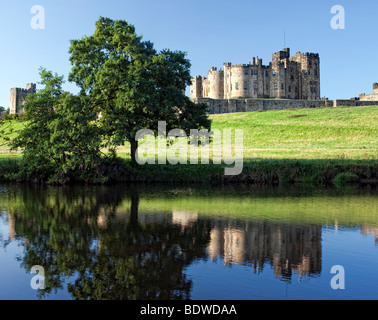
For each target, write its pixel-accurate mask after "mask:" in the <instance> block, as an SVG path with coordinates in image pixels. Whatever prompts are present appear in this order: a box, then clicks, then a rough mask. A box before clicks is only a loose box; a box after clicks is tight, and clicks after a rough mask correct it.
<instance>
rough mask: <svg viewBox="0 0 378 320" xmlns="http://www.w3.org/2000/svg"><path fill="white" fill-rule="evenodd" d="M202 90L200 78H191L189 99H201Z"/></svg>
mask: <svg viewBox="0 0 378 320" xmlns="http://www.w3.org/2000/svg"><path fill="white" fill-rule="evenodd" d="M202 97H203V88H202V77H201V76H196V77H193V78H192V84H191V86H190V98H202Z"/></svg>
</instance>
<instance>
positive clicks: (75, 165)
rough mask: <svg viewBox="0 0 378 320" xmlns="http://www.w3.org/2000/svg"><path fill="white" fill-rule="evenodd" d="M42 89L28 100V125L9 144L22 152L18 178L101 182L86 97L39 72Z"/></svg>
mask: <svg viewBox="0 0 378 320" xmlns="http://www.w3.org/2000/svg"><path fill="white" fill-rule="evenodd" d="M40 75H41V79H42V81H41V84H43V85H44V86H45V88H44V89H42V90H40V91H39V92H38V93H36V94H33V95H30V96H28V98H27V100H26V103H25V105H24V107H25V110H26V117H27V120H28V122H27V123H26V125H25V127H24V128H23V129H22V131H21V132H20V133H19V135H18V136H17V137H16V138H15V140H14V141H13V142H12V148H13V149H16V148H22V149H23V160H24V166H23V167H22V170H21V173H20V174H21V176H25V177H28V178H31V179H33V180H48V181H50V182H53V183H55V182H56V183H66V182H68V181H70V180H71V179H74V180H79V181H83V180H84V181H88V180H96V179H100V177H98V175H97V172H96V170H97V166H98V165H99V163H100V145H101V135H100V134H101V131H100V128H99V127H98V125H97V121H96V117H97V114H96V113H95V112H94V111H93V109H92V108H91V107H90V104H89V103H88V98H87V97H85V96H74V95H72V94H70V93H67V92H64V91H63V90H62V83H63V77H62V76H58V75H56V74H55V75H54V74H53V73H52V72H51V71H47V70H45V69H43V68H41V69H40Z"/></svg>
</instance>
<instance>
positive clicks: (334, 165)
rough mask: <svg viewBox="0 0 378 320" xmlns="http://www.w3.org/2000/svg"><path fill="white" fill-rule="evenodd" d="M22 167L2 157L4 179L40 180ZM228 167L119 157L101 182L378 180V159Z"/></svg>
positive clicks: (0, 178)
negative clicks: (234, 170)
mask: <svg viewBox="0 0 378 320" xmlns="http://www.w3.org/2000/svg"><path fill="white" fill-rule="evenodd" d="M21 167H22V160H19V159H0V181H3V182H36V181H31V180H28V179H24V178H22V177H21V176H20V175H19V173H20V171H21ZM230 167H232V166H230ZM225 168H226V166H225V165H214V164H210V165H201V164H197V165H190V164H188V165H182V164H181V165H170V164H165V165H158V164H156V165H143V166H141V165H137V164H134V163H132V162H131V161H130V160H125V159H118V160H117V161H116V162H115V163H109V164H108V165H106V166H103V167H102V169H101V170H102V171H101V175H102V177H103V179H102V180H101V181H98V182H97V183H104V184H107V183H116V182H130V183H134V182H138V183H196V184H214V185H222V184H267V185H271V184H283V183H313V184H317V185H329V184H334V185H347V184H350V183H362V184H366V183H369V184H378V162H377V161H375V160H345V159H343V160H341V159H339V160H337V159H329V160H324V159H323V160H316V159H312V160H304V159H300V160H298V159H297V160H296V159H259V160H252V159H250V160H248V161H245V162H244V163H243V171H242V173H241V174H240V175H235V176H226V175H225V170H224V169H225ZM89 183H92V182H91V181H89Z"/></svg>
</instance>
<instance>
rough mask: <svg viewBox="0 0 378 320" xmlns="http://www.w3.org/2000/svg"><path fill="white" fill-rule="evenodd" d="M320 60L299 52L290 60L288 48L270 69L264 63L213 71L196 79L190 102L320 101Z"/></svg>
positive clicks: (277, 55)
mask: <svg viewBox="0 0 378 320" xmlns="http://www.w3.org/2000/svg"><path fill="white" fill-rule="evenodd" d="M319 65H320V60H319V54H317V53H301V52H297V53H296V55H295V56H293V57H290V49H289V48H285V49H283V50H281V51H278V52H275V53H273V55H272V62H270V63H269V65H268V66H265V65H263V64H262V59H259V58H258V57H257V58H252V63H250V64H247V65H246V64H243V65H240V64H239V65H231V63H224V64H223V70H222V69H221V70H217V68H215V67H212V68H211V69H210V71H209V73H208V77H207V78H206V77H201V76H196V77H193V78H192V85H191V87H190V98H192V99H199V98H211V99H241V98H242V99H246V98H254V99H296V100H320V67H319Z"/></svg>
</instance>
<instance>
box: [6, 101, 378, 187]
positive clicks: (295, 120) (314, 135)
mask: <svg viewBox="0 0 378 320" xmlns="http://www.w3.org/2000/svg"><path fill="white" fill-rule="evenodd" d="M377 111H378V107H359V108H356V107H340V108H321V109H297V110H281V111H266V112H251V113H234V114H221V115H212V116H211V119H212V121H213V123H212V128H213V129H218V130H221V131H222V130H223V129H243V137H244V146H243V149H244V152H243V153H244V163H243V172H242V174H241V175H239V176H225V175H224V168H225V166H224V165H189V164H188V165H176V166H172V165H145V166H134V165H132V164H131V163H130V161H129V159H130V157H129V145H128V144H126V145H125V146H124V147H122V148H119V150H118V155H119V156H120V158H122V159H123V160H122V164H121V166H122V168H121V169H120V167H119V166H118V167H117V168H116V169H114V170H113V169H112V170H113V172H111V170H110V176H112V177H117V178H118V179H120V180H123V181H145V182H153V181H154V182H167V181H168V182H201V183H202V182H213V183H224V182H230V183H231V182H234V183H241V182H242V183H283V182H315V183H320V184H327V183H338V184H344V183H348V181H360V182H367V181H370V182H374V181H377V180H378V134H377V133H378V112H377ZM22 126H23V123H22V122H19V121H14V120H13V121H11V122H6V123H4V124H3V126H2V127H0V132H2V131H3V134H2V135H1V138H0V145H2V147H1V156H0V179H2V180H12V179H13V178H12V177H13V176H12V174H10V173H12V172H15V171H17V170H18V169H19V166H20V164H21V161H19V158H20V153H14V152H13V153H10V151H9V145H8V141H9V140H11V139H12V138H14V137H15V136H16V134H17V132H18V131H19V130H20V129H21V128H22ZM210 150H212V146H210ZM120 163H121V162H120ZM231 167H232V166H231Z"/></svg>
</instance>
